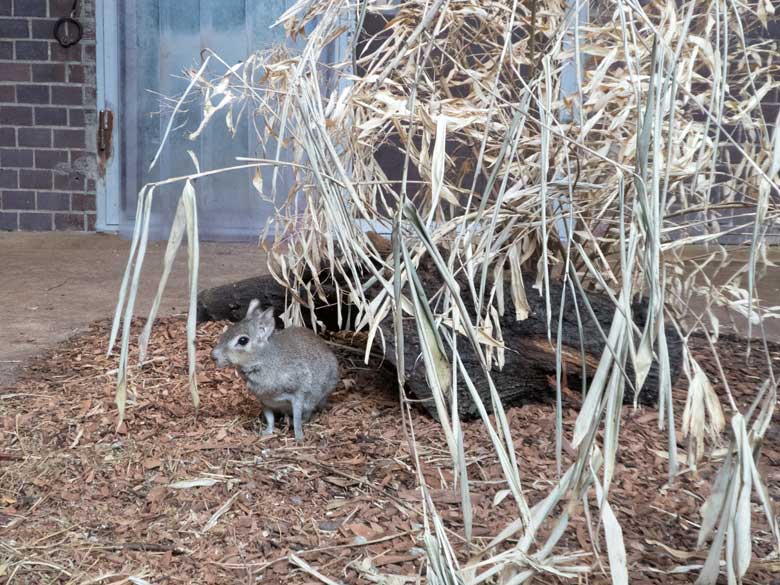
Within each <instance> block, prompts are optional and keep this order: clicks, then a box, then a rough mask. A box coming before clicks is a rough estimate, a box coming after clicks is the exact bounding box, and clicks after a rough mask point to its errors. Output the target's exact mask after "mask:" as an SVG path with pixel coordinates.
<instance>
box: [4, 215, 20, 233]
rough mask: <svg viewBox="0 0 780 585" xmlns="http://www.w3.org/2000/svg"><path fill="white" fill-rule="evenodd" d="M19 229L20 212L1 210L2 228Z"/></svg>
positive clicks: (7, 229)
mask: <svg viewBox="0 0 780 585" xmlns="http://www.w3.org/2000/svg"><path fill="white" fill-rule="evenodd" d="M18 229H19V214H18V213H6V212H2V211H0V230H4V231H16V230H18Z"/></svg>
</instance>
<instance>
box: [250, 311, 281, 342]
mask: <svg viewBox="0 0 780 585" xmlns="http://www.w3.org/2000/svg"><path fill="white" fill-rule="evenodd" d="M253 319H254V320H255V324H256V325H257V336H258V338H259V339H260V341H266V340H267V339H268V338H269V337H271V333H273V332H274V329H275V328H276V320H275V319H274V309H273V307H271V308H269V309H266V310H265V311H262V312H260V311H258V312H256V313H255V314H254V317H253Z"/></svg>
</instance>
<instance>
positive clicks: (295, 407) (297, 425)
mask: <svg viewBox="0 0 780 585" xmlns="http://www.w3.org/2000/svg"><path fill="white" fill-rule="evenodd" d="M291 402H292V415H293V429H295V440H296V441H303V399H302V398H300V397H297V396H296V397H294V398H293V399H292V400H291Z"/></svg>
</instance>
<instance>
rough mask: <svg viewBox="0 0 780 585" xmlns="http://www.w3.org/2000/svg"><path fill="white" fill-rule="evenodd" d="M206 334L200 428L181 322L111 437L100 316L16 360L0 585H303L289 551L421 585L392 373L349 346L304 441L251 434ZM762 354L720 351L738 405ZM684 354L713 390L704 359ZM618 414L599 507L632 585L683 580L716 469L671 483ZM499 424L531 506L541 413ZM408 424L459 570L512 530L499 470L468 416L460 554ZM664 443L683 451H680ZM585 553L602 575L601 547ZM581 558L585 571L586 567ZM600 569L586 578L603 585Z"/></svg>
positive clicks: (245, 402) (759, 372) (439, 469)
mask: <svg viewBox="0 0 780 585" xmlns="http://www.w3.org/2000/svg"><path fill="white" fill-rule="evenodd" d="M221 327H222V325H221V324H219V323H207V324H203V325H201V326H200V328H199V330H200V331H199V345H200V347H201V349H200V350H199V353H198V355H199V361H200V368H201V369H200V373H199V377H198V379H199V384H200V392H201V403H202V406H201V409H200V412H199V413H198V414H197V416H196V415H195V414H194V413H193V410H192V407H191V405H190V398H189V390H188V387H187V371H186V351H185V345H184V338H185V336H184V323H183V321H182V320H180V319H174V318H166V319H163V320H162V321H161V323H160V324H159V325H158V326H157V328H156V333H155V334H154V336H153V339H152V342H151V351H150V360H151V363H149V364H148V365H147V366H146V367H145V368H144V369H143V370H139V369H137V368H136V369H134V370H133V371H132V376H131V388H132V389H133V390H134V393H135V398H134V400H133V403H132V404H131V406H130V408H129V410H128V416H127V423H126V424H125V425H124V426H123V427H122V428H121V429H120V432H119V433H115V432H114V430H115V420H116V419H115V416H116V412H115V407H114V404H113V391H114V386H113V384H114V377H113V375H112V374H111V372H110V370H111V369H112V368H114V367H115V366H116V358H114V357H112V358H106V357H104V354H103V350H104V344H105V340H106V337H107V323H105V322H102V323H98V324H95V325H93V326H92V327H91V328H90V330H89V331H88V332H87V333H86V334H84V335H81V336H79V337H77V338H74V339H72V340H70V341H68V342H67V343H65V344H63V345H61V346H59V347H57V348H56V349H55V350H54V351H52V352H51V353H50V354H49V355H48V356H46V357H45V358H42V359H39V360H37V361H36V362H34V363H33V364H31V365H30V366H29V367H28V368H27V369H26V370H25V371H24V373H23V375H22V378H21V379H20V380H19V382H18V384H17V387H16V388H15V389H13V390H11V391H6V392H5V393H4V394H0V460H2V468H3V470H2V473H1V474H0V576H3V577H4V578H5V579H6V580H7V582H9V581H10V582H16V583H57V582H63V583H64V582H80V581H81V580H84V579H96V578H97V577H100V576H103V579H102V580H95V581H94V582H95V583H99V582H112V583H113V582H116V583H118V582H125V581H123V580H122V579H124V578H127V577H129V576H131V575H135V576H139V577H142V578H146V579H148V580H149V581H150V582H154V583H244V582H246V583H251V582H255V581H260V580H262V582H264V583H281V582H284V583H313V582H315V580H314V579H313V578H312V577H311V576H310V575H308V574H307V573H306V572H304V571H303V570H301V569H300V568H299V566H297V565H295V564H293V563H292V562H291V558H292V557H291V555H296V556H297V558H299V559H301V560H302V561H303V562H305V563H307V564H308V565H309V566H311V567H314V568H316V570H317V571H319V572H320V573H322V574H324V575H327V576H329V577H330V578H331V579H334V580H336V581H337V582H344V583H368V582H375V581H374V579H375V577H374V576H375V575H376V574H392V575H397V576H403V577H404V578H405V580H399V581H397V582H398V583H402V582H408V583H413V582H416V580H417V578H418V576H419V575H424V574H425V566H424V564H425V562H424V556H425V555H424V546H425V545H424V542H423V540H422V534H423V528H422V526H423V523H424V520H423V516H422V510H421V505H420V499H419V492H418V491H417V489H416V486H417V484H418V480H417V476H416V474H415V471H414V464H413V460H412V458H411V456H410V453H409V449H408V447H407V442H406V440H405V436H404V431H403V428H402V425H401V418H400V414H399V405H398V401H397V397H396V395H395V390H394V388H393V386H394V385H393V380H392V379H388V378H387V376H386V375H383V374H381V373H380V372H378V371H376V370H373V369H367V368H365V367H364V366H362V365H361V363H360V362H359V361H358V360H356V359H355V354H352V353H350V352H344V354H343V355H342V356H341V357H342V365H343V366H344V370H345V373H344V379H343V382H342V383H341V384H340V386H339V388H338V389H337V390H336V392H335V394H334V396H333V399H332V401H331V405H330V407H329V408H328V409H327V411H325V412H323V413H321V414H319V415H317V416H315V417H314V419H313V420H312V421H311V422H310V423H309V424H308V425H307V426H305V427H304V432H305V435H306V439H305V441H304V442H303V444H296V443H295V442H294V441H293V439H292V432H291V430H290V429H289V428H288V427H287V426H286V425H285V424H281V425H280V426H279V428H278V430H277V432H276V434H274V435H273V436H271V437H261V436H260V435H259V430H260V428H261V423H260V419H261V418H262V417H261V416H260V408H259V406H258V405H257V403H256V402H255V401H254V400H253V399H252V398H251V396H250V395H249V394H248V392H247V391H246V390H245V389H244V387H243V383H242V382H241V381H240V380H239V379H238V377H237V376H236V375H235V374H234V373H233V372H228V371H222V370H220V371H217V370H214V369H213V367H211V365H210V363H209V359H208V351H209V349H210V347H211V343H212V342H213V340H214V339H215V337H216V336H217V335H218V334H219V332H220V331H221ZM136 330H137V328H136ZM757 349H758V348H754V354H753V358H752V362H751V363H750V364H749V365H747V364H745V363H744V357H743V356H744V351H743V348H742V344H741V342H739V341H738V340H729V339H728V338H724V339H723V340H722V341H721V345H720V351H721V353H722V354H723V355H732V356H733V358H732V359H731V360H730V361H729V363H727V364H725V366H726V367H727V368H729V369H728V373H729V376H730V378H731V380H732V384H731V390H732V393H733V394H734V395H735V397H736V399H737V400H738V402H739V403H740V405H741V406H743V405H745V404H747V403H748V402H749V401H750V399H751V398H752V396H753V393H754V391H755V387H756V384H757V383H758V382H759V381H760V379H761V378H762V377H763V375H764V370H765V367H764V366H763V365H762V363H764V364H765V363H766V362H765V360H764V361H763V362H762V360H761V359H760V357H761V356H760V354H759V353H758V351H757ZM695 351H696V354H697V355H698V356H699V357H700V358H701V361H702V363H703V364H704V365H705V367H706V368H707V369H708V372H709V373H710V374H711V375H712V379H713V380H715V379H716V377H715V376H714V369H713V368H714V366H713V365H712V364H710V363H709V360H708V359H707V355H706V350H705V349H704V346H703V345H702V346H699V347H697V348H696V350H695ZM771 351H772V355H771V359H774V360H778V359H780V350H778V348H777V347H776V346H773V347H772V349H771ZM740 358H742V359H740ZM131 363H132V359H131ZM719 391H720V389H719ZM684 397H685V393H684V390H683V389H678V390H676V391H675V408H676V415H677V416H678V419H679V417H680V415H681V414H682V411H683V405H684ZM564 398H565V402H564V426H565V428H566V431H567V436H571V430H572V427H573V423H574V420H575V417H576V415H577V412H578V409H579V407H580V402H581V401H580V396H579V392H575V391H568V392H567V393H566V395H565V397H564ZM624 414H625V417H624V424H623V429H622V434H621V451H620V453H619V462H618V469H617V471H616V475H615V477H616V480H615V482H614V483H613V486H612V488H611V492H610V501H611V502H612V504H613V506H614V509H615V512H616V514H617V517H618V519H619V521H620V522H621V524H622V526H623V530H624V537H625V541H626V547H627V552H628V557H629V567H630V574H631V582H632V583H658V584H661V583H669V582H674V583H689V582H691V581H692V580H693V577H692V575H691V574H680V575H667V574H665V572H666V571H669V570H671V569H672V568H674V567H676V566H679V565H696V564H701V563H702V562H703V561H704V558H705V556H706V551H701V552H697V553H695V554H694V555H693V556H690V557H687V556H682V555H684V554H685V552H684V551H693V550H694V549H695V546H696V537H697V530H698V524H699V521H700V518H699V514H698V510H699V507H700V505H701V503H702V501H703V498H704V497H706V495H707V493H708V485H709V484H708V481H709V479H710V478H711V477H712V475H713V473H714V472H715V471H716V470H717V468H718V464H717V463H710V462H705V463H704V464H703V465H702V466H701V467H700V468H699V471H698V472H687V473H683V474H681V475H680V476H679V477H678V478H677V479H676V480H675V482H674V483H673V484H672V485H667V468H666V460H665V458H664V453H665V451H666V436H665V434H664V433H661V432H659V431H658V430H657V415H656V412H655V411H654V410H648V409H645V410H640V411H633V409H632V408H631V407H626V410H625V413H624ZM508 418H509V424H510V427H511V431H512V435H513V438H514V445H515V448H516V454H517V458H518V463H519V469H520V474H521V478H522V479H523V482H524V484H523V489H524V492H525V494H526V497H527V498H528V500H529V501H530V503H531V504H534V503H536V502H538V501H540V500H541V499H542V498H543V497H544V496H546V495H547V494H548V493H549V491H550V489H551V488H552V486H553V482H554V478H555V477H556V471H555V455H554V450H555V439H554V427H555V422H554V421H555V410H554V406H553V404H552V403H551V402H550V403H543V404H535V405H526V406H523V407H518V408H512V409H510V410H509V411H508ZM413 423H414V425H413V428H414V433H415V438H416V440H417V445H418V454H419V456H420V458H421V460H422V463H423V474H424V476H425V480H426V482H427V483H428V485H429V486H430V487H431V488H432V490H433V491H432V494H433V501H434V503H435V505H436V509H437V511H438V513H439V514H440V516H441V517H442V519H443V521H444V523H445V526H446V527H447V529H448V530H449V531H450V538H451V541H452V542H453V543H454V545H455V547H456V550H457V554H458V557H459V560H460V562H461V563H463V564H466V563H468V562H469V559H475V558H477V554H478V551H480V550H482V549H483V548H484V546H485V545H486V544H487V542H488V540H489V538H490V537H492V536H494V535H495V534H496V533H497V532H498V531H499V530H500V529H502V528H504V527H505V526H506V525H508V524H509V523H510V522H511V521H513V520H514V519H515V518H517V516H518V512H517V509H516V506H515V505H514V504H513V501H512V498H511V497H509V498H504V499H503V500H502V501H500V503H498V504H496V505H494V498H495V496H496V494H497V493H498V492H499V491H500V490H502V489H503V488H504V487H505V484H503V483H502V482H500V481H499V480H500V478H501V477H502V473H501V468H500V465H499V462H498V460H497V458H496V455H495V453H494V450H493V448H492V447H491V444H490V441H489V439H488V437H487V435H486V432H485V430H484V426H483V424H482V423H481V422H479V421H476V422H471V423H466V424H465V425H464V430H465V445H466V447H465V449H466V456H467V459H468V461H469V468H468V469H469V476H470V481H471V488H472V492H473V496H472V505H473V509H474V542H473V544H472V546H470V547H469V546H468V545H467V544H466V543H465V541H464V540H463V538H462V535H463V526H462V516H461V512H460V508H459V503H458V492H457V490H456V488H455V486H454V485H453V474H452V470H451V469H450V467H449V466H448V464H447V462H448V455H447V449H446V445H445V442H444V440H443V437H442V433H441V428H440V427H439V425H438V424H437V423H435V422H434V421H432V420H430V419H429V418H427V417H426V416H424V415H423V414H421V413H418V412H415V413H413ZM678 428H679V422H678ZM779 438H780V429H778V428H777V427H776V426H774V427H773V428H772V429H770V436H769V437H768V440H767V443H766V446H765V448H764V450H763V452H762V459H761V469H762V472H763V473H764V475H765V477H766V480H767V485H768V486H769V490H770V492H771V495H772V496H773V498H775V500H777V498H778V497H780V440H778V439H779ZM565 447H566V449H565V450H566V453H565V456H566V461H570V460H571V456H570V447H569V446H568V445H566V446H565ZM678 447H679V448H680V449H681V450H684V449H685V447H686V446H685V444H684V443H682V441H681V440H680V441H679V444H678ZM564 465H567V463H566V462H564ZM544 478H548V479H544ZM181 482H185V483H181ZM186 482H189V483H186ZM591 513H595V512H594V503H593V502H591ZM582 518H583V514H582V510H576V511H575V520H573V521H572V523H571V525H570V528H569V529H568V531H567V534H566V536H565V537H564V540H563V541H562V543H561V547H560V549H559V550H561V551H563V550H569V551H572V550H578V549H581V550H583V551H585V552H588V553H591V552H592V551H593V543H592V541H591V538H590V537H589V535H588V529H587V524H586V523H585V522H584V520H583V519H582ZM754 528H755V539H754V549H753V553H754V557H755V559H756V560H755V562H754V564H753V565H752V567H751V569H750V573H749V580H752V582H755V583H769V582H771V580H772V579H773V578H774V577H772V574H773V570H775V571H776V570H777V567H776V566H772V565H771V564H770V563H769V562H768V561H762V560H761V559H765V558H767V556H768V555H770V553H771V547H772V540H771V535H770V534H769V533H768V532H767V530H766V523H765V520H764V518H763V517H762V515H761V512H760V510H759V509H758V507H756V508H755V514H754ZM543 538H544V533H543V534H542V535H541V537H540V541H539V542H540V544H541V543H542V542H543V540H542V539H543ZM510 542H511V543H513V542H514V541H513V540H511V539H510ZM597 545H598V546H599V547H600V550H601V551H602V553H603V554H602V559H601V562H602V563H604V564H606V563H607V560H606V554H605V553H604V552H603V551H605V545H604V541H603V535H600V536H599V538H598V543H597ZM578 562H579V563H580V564H590V563H595V561H594V557H593V556H585V557H583V558H581V559H579V561H578ZM598 567H599V565H598V564H595V568H594V572H593V575H592V576H591V577H590V578H589V582H590V583H608V582H610V580H609V578H608V576H606V575H605V574H604V573H602V572H601V570H600V569H599V568H598ZM775 574H776V573H775ZM106 575H108V577H106ZM538 582H545V583H554V582H560V581H556V580H555V578H553V577H550V578H540V580H539V581H538ZM574 582H576V580H575V581H574ZM746 582H747V581H746Z"/></svg>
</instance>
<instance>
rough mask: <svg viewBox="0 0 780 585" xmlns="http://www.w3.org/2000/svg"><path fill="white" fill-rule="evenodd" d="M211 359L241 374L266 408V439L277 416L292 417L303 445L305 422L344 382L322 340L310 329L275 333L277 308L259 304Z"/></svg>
mask: <svg viewBox="0 0 780 585" xmlns="http://www.w3.org/2000/svg"><path fill="white" fill-rule="evenodd" d="M244 341H245V342H246V343H245V344H244V345H241V342H244ZM211 358H212V359H213V360H214V361H215V362H216V364H217V367H220V368H223V367H226V366H228V365H231V366H234V367H235V368H236V369H237V370H238V371H239V373H240V374H241V377H242V378H244V380H245V381H246V383H247V386H248V388H249V390H250V391H251V392H252V393H253V394H254V395H255V396H256V397H257V400H258V401H259V402H260V404H261V405H262V406H263V414H264V416H265V420H266V423H267V426H266V430H265V433H266V434H270V433H272V432H273V430H274V413H280V414H286V415H292V418H293V428H294V429H295V438H296V439H297V440H299V441H301V440H303V423H304V422H306V421H308V420H309V418H310V417H311V415H312V414H313V413H314V412H315V411H317V410H319V409H321V408H323V407H324V406H325V403H326V401H327V398H328V396H329V395H330V394H331V392H333V390H334V388H335V387H336V384H338V381H339V377H340V375H339V365H338V361H337V360H336V356H335V355H334V354H333V352H332V351H331V350H330V348H329V347H328V345H327V344H326V343H325V342H324V341H323V340H322V339H320V338H319V337H317V335H316V334H315V333H314V332H313V331H312V330H310V329H306V328H305V327H291V328H289V329H282V330H279V331H275V320H274V315H273V309H267V310H265V311H263V310H262V309H260V302H259V301H257V300H256V299H255V300H253V301H252V302H251V303H250V304H249V310H248V311H247V314H246V317H244V320H243V321H241V322H239V323H236V324H235V325H232V326H230V327H228V328H227V330H225V332H224V333H223V334H222V337H220V339H219V342H218V343H217V345H216V346H215V347H214V349H213V350H212V352H211Z"/></svg>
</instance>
